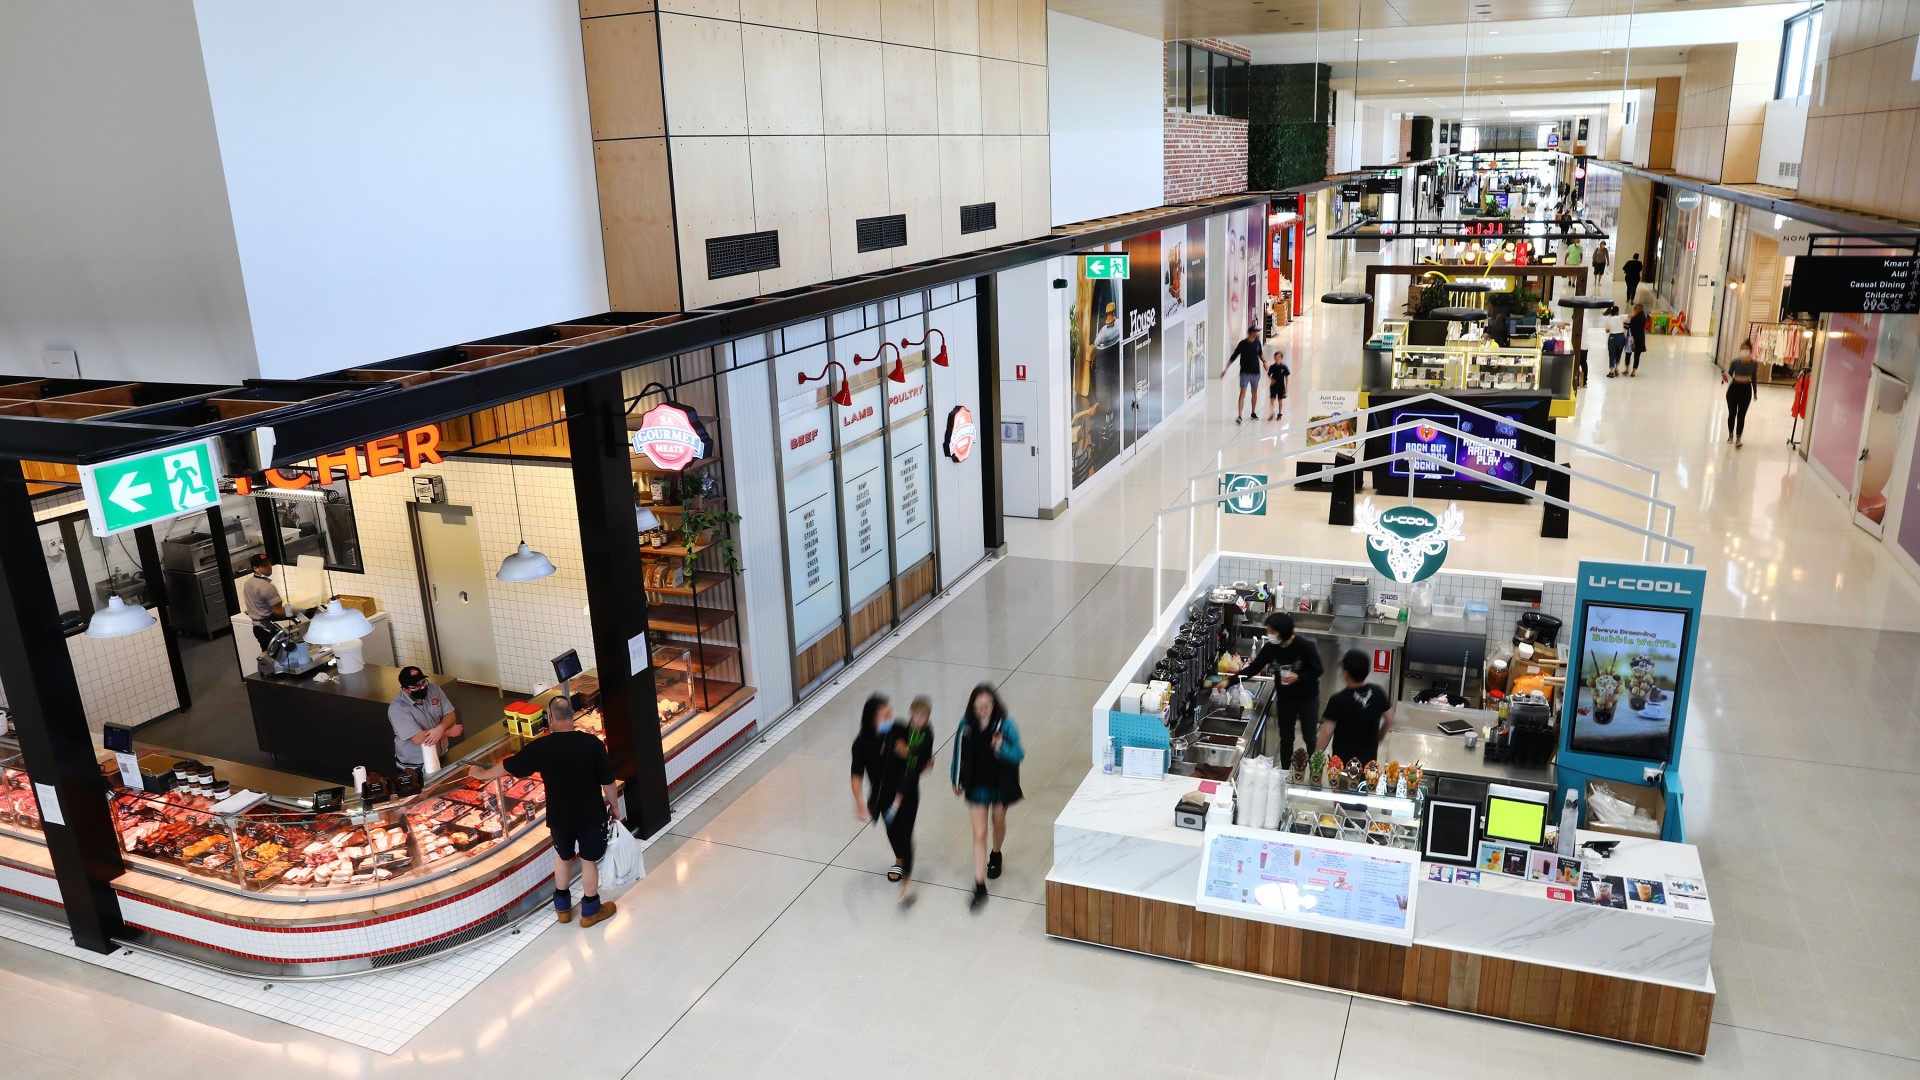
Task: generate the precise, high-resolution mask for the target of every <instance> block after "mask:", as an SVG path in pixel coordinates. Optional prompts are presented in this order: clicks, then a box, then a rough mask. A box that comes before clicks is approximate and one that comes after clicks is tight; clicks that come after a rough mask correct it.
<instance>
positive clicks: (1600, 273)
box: [1593, 240, 1613, 285]
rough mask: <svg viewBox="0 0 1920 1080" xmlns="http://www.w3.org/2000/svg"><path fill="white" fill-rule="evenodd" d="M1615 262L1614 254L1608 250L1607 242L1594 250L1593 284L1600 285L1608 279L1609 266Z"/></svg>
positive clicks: (1601, 242)
mask: <svg viewBox="0 0 1920 1080" xmlns="http://www.w3.org/2000/svg"><path fill="white" fill-rule="evenodd" d="M1612 261H1613V253H1612V252H1610V251H1608V250H1607V242H1606V241H1605V240H1602V241H1600V246H1599V247H1597V248H1594V249H1593V282H1594V284H1596V285H1598V284H1600V283H1601V282H1603V281H1605V280H1606V279H1607V264H1608V263H1611V262H1612Z"/></svg>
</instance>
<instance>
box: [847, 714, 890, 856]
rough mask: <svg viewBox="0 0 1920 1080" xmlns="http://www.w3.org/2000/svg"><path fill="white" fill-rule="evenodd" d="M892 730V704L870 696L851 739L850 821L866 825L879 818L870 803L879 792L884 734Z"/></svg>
mask: <svg viewBox="0 0 1920 1080" xmlns="http://www.w3.org/2000/svg"><path fill="white" fill-rule="evenodd" d="M892 726H893V703H892V702H890V701H888V700H887V695H885V694H873V695H871V696H869V697H868V698H867V703H866V704H865V705H862V706H860V730H859V731H858V732H856V733H855V734H854V736H853V775H852V777H851V779H850V781H849V782H850V783H851V785H852V787H853V819H854V820H855V821H858V822H860V823H861V824H863V825H864V824H867V823H868V822H871V821H873V820H874V819H875V818H877V817H879V812H878V811H877V810H875V809H874V804H873V800H874V799H876V798H878V797H879V791H880V756H881V754H882V753H884V752H885V747H884V743H885V739H884V738H883V736H884V734H885V732H886V730H887V729H888V728H889V727H892Z"/></svg>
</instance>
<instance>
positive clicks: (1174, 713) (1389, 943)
mask: <svg viewBox="0 0 1920 1080" xmlns="http://www.w3.org/2000/svg"><path fill="white" fill-rule="evenodd" d="M1704 578H1705V575H1704V572H1703V571H1699V570H1694V569H1691V568H1679V567H1672V566H1664V565H1659V564H1603V563H1584V562H1583V563H1582V564H1581V568H1580V574H1579V577H1578V578H1576V579H1573V580H1565V579H1561V580H1551V579H1550V580H1533V581H1527V582H1516V581H1513V580H1512V579H1503V578H1501V577H1500V576H1498V575H1490V574H1478V573H1466V572H1460V573H1454V572H1448V571H1444V570H1443V571H1441V572H1439V573H1438V574H1436V575H1435V576H1434V577H1432V578H1430V579H1428V582H1430V584H1431V588H1432V590H1433V592H1434V593H1435V594H1437V596H1438V597H1443V598H1444V599H1436V601H1435V603H1434V606H1433V612H1432V613H1430V614H1427V615H1425V616H1422V617H1417V618H1409V619H1408V620H1407V621H1406V622H1404V623H1401V622H1396V621H1395V620H1393V619H1392V618H1391V617H1382V616H1383V613H1384V612H1386V611H1389V610H1391V609H1392V608H1393V607H1394V606H1396V605H1395V604H1394V603H1392V601H1393V600H1400V601H1402V602H1404V600H1405V597H1406V593H1407V586H1406V585H1404V584H1402V583H1399V582H1397V581H1395V580H1394V579H1392V578H1390V577H1383V576H1382V575H1381V574H1380V573H1379V572H1378V571H1377V570H1376V569H1375V568H1373V567H1371V566H1369V565H1368V564H1364V563H1337V562H1325V561H1316V560H1302V559H1288V558H1284V557H1273V556H1264V555H1252V554H1245V553H1228V552H1223V553H1219V554H1218V555H1216V556H1213V557H1210V558H1209V560H1208V561H1207V563H1206V564H1205V565H1204V566H1203V567H1202V568H1201V570H1200V572H1199V573H1197V574H1196V576H1195V586H1194V587H1193V588H1192V589H1191V590H1190V591H1189V592H1187V593H1186V594H1184V595H1182V596H1180V597H1178V598H1177V599H1176V602H1175V603H1174V604H1173V605H1171V606H1170V607H1169V608H1168V609H1167V610H1166V612H1165V614H1164V616H1163V619H1162V621H1161V627H1162V628H1161V629H1160V630H1159V631H1158V632H1156V633H1154V634H1152V635H1150V636H1149V637H1148V638H1147V639H1146V640H1144V641H1143V642H1142V643H1141V646H1140V648H1139V649H1138V650H1137V651H1136V653H1135V654H1134V655H1133V656H1132V657H1131V658H1130V659H1129V660H1128V662H1127V664H1126V666H1125V667H1124V668H1123V670H1122V671H1121V672H1120V674H1119V677H1118V678H1116V679H1115V680H1114V682H1113V683H1112V684H1111V685H1110V686H1109V687H1108V688H1107V690H1106V692H1105V693H1104V694H1103V695H1102V697H1101V700H1100V702H1099V704H1098V705H1097V706H1096V707H1095V708H1094V709H1093V710H1092V715H1091V722H1092V729H1091V732H1090V734H1091V736H1092V743H1093V753H1092V757H1091V759H1090V765H1091V769H1090V771H1089V773H1088V774H1087V777H1086V778H1085V780H1084V781H1082V783H1081V785H1080V787H1079V790H1078V791H1077V792H1076V793H1075V795H1074V797H1073V799H1072V800H1071V801H1070V802H1069V803H1068V804H1067V806H1066V808H1065V809H1064V810H1063V811H1062V813H1061V814H1060V816H1059V818H1058V819H1057V820H1056V822H1055V826H1054V834H1055V835H1054V849H1055V855H1054V866H1053V869H1052V871H1051V873H1050V874H1049V875H1048V879H1047V880H1048V886H1047V927H1048V932H1049V933H1050V934H1052V935H1054V936H1057V937H1063V938H1069V939H1073V940H1079V941H1086V942H1091V943H1094V944H1101V945H1106V946H1109V947H1114V948H1121V949H1127V950H1130V951H1136V952H1142V953H1148V954H1152V955H1158V956H1165V957H1170V958H1173V959H1181V960H1187V961H1189V962H1193V963H1200V964H1206V965H1210V966H1214V967H1218V968H1222V969H1227V970H1234V971H1244V972H1249V973H1253V974H1259V975H1266V976H1271V977H1276V978H1283V979H1289V980H1293V981H1298V982H1304V983H1309V984H1313V985H1320V986H1326V987H1329V988H1333V989H1339V990H1346V991H1349V992H1354V993H1362V994H1369V995H1372V996H1376V997H1382V998H1387V999H1390V1000H1398V1001H1405V1002H1409V1003H1412V1004H1420V1005H1427V1006H1431V1007H1435V1008H1443V1009H1450V1010H1454V1011H1459V1012H1468V1013H1476V1014H1479V1015H1484V1016H1490V1017H1495V1018H1500V1019H1509V1020H1518V1021H1520V1022H1523V1023H1533V1024H1539V1025H1542V1026H1547V1027H1555V1028H1559V1029H1561V1030H1566V1031H1573V1032H1580V1033H1584V1034H1591V1035H1598V1036H1601V1037H1604V1038H1611V1039H1619V1040H1623V1041H1628V1042H1637V1043H1642V1044H1645V1045H1649V1046H1657V1047H1662V1048H1665V1049H1672V1050H1680V1051H1684V1052H1687V1053H1694V1054H1699V1053H1704V1052H1705V1049H1706V1040H1707V1032H1708V1027H1709V1024H1710V1021H1711V1016H1712V1006H1713V997H1714V992H1715V988H1714V983H1713V976H1712V974H1711V971H1710V970H1709V964H1710V960H1711V954H1712V941H1713V933H1714V924H1713V920H1712V914H1711V908H1710V906H1709V904H1708V903H1707V900H1706V897H1707V889H1708V885H1707V883H1706V881H1705V878H1704V876H1703V872H1702V868H1701V863H1700V856H1699V852H1698V850H1697V849H1696V848H1694V847H1692V846H1690V845H1688V844H1686V843H1684V830H1683V828H1682V821H1681V809H1682V807H1681V798H1680V792H1679V789H1678V783H1677V762H1678V758H1679V754H1680V745H1681V739H1682V732H1683V730H1684V716H1685V697H1686V688H1687V682H1688V672H1689V670H1690V665H1691V663H1692V650H1693V644H1694V642H1693V636H1694V631H1695V628H1696V624H1697V622H1698V611H1697V607H1695V606H1694V601H1692V600H1690V599H1689V597H1688V595H1687V594H1688V593H1691V595H1692V596H1694V597H1697V595H1698V593H1699V586H1700V585H1701V584H1703V583H1704ZM1656 583H1660V584H1665V585H1667V589H1666V590H1664V591H1659V592H1654V591H1652V590H1654V589H1655V588H1657V584H1656ZM1642 586H1644V587H1646V588H1647V589H1648V590H1649V592H1648V594H1647V595H1642V594H1641V593H1640V592H1639V591H1638V590H1639V589H1640V588H1641V587H1642ZM1347 604H1357V605H1358V607H1357V608H1356V609H1355V610H1357V611H1359V612H1360V614H1348V613H1346V609H1345V607H1344V605H1347ZM1277 610H1285V611H1287V612H1288V613H1289V614H1290V615H1291V616H1292V617H1293V618H1294V619H1295V620H1296V621H1295V626H1296V627H1307V626H1317V625H1318V623H1317V621H1316V620H1319V619H1323V618H1331V619H1332V620H1333V621H1335V622H1349V623H1350V624H1351V625H1350V626H1349V627H1348V628H1347V629H1346V630H1345V631H1344V633H1345V634H1347V635H1348V636H1349V637H1350V639H1351V641H1352V642H1354V643H1355V644H1354V645H1353V646H1352V647H1357V648H1359V649H1360V650H1361V653H1362V655H1363V656H1365V657H1367V658H1368V659H1369V661H1370V665H1369V666H1370V670H1369V672H1368V681H1369V682H1370V683H1371V684H1372V685H1373V687H1374V689H1375V692H1378V693H1383V694H1385V695H1386V696H1388V697H1389V698H1390V700H1391V701H1392V702H1393V703H1394V704H1393V710H1394V715H1395V724H1394V726H1393V730H1392V731H1390V732H1389V733H1388V734H1387V735H1385V736H1384V738H1382V739H1380V740H1379V742H1378V745H1377V749H1376V750H1375V752H1374V755H1373V757H1371V758H1369V759H1368V760H1365V761H1351V762H1346V761H1339V760H1337V759H1335V758H1332V757H1330V756H1329V755H1327V754H1325V753H1324V752H1315V753H1312V754H1309V752H1308V751H1307V749H1305V748H1297V749H1296V750H1295V753H1294V756H1293V758H1292V760H1291V761H1281V760H1277V759H1269V758H1265V757H1262V756H1261V748H1262V744H1263V742H1265V743H1266V745H1268V746H1272V745H1273V740H1271V739H1268V738H1265V737H1264V736H1263V733H1262V731H1261V728H1262V727H1263V726H1264V725H1265V724H1266V723H1267V722H1268V721H1267V718H1266V717H1267V714H1266V710H1265V704H1266V699H1267V697H1268V695H1269V694H1270V693H1271V692H1272V689H1271V688H1272V682H1271V676H1270V675H1264V674H1263V675H1261V676H1258V677H1256V678H1255V680H1254V683H1255V684H1258V688H1257V689H1252V690H1251V691H1250V693H1249V694H1248V695H1246V696H1244V697H1243V696H1241V695H1240V694H1239V693H1238V691H1237V690H1236V689H1235V688H1234V685H1233V680H1232V678H1231V676H1221V675H1219V674H1218V672H1219V671H1220V670H1222V669H1223V668H1228V667H1231V666H1232V664H1233V663H1238V662H1240V661H1239V660H1232V661H1231V662H1229V661H1223V660H1222V659H1221V657H1222V655H1223V654H1224V655H1225V656H1226V657H1229V658H1232V657H1239V658H1244V657H1246V656H1248V655H1250V654H1251V653H1252V651H1253V649H1254V648H1255V644H1256V642H1257V641H1258V640H1259V637H1260V636H1261V635H1264V633H1265V631H1264V629H1262V628H1261V624H1262V623H1263V621H1264V618H1265V616H1266V615H1267V614H1268V613H1270V612H1272V611H1277ZM1332 612H1341V614H1338V615H1334V614H1332ZM1297 632H1301V633H1313V632H1314V631H1313V630H1306V629H1302V630H1299V631H1297ZM1522 646H1525V648H1524V649H1523V648H1522ZM1396 653H1397V654H1399V655H1395V654H1396ZM1456 653H1457V654H1458V655H1457V656H1456V655H1453V654H1456ZM1443 655H1444V656H1447V657H1448V660H1447V662H1445V663H1440V664H1436V663H1435V662H1434V661H1435V659H1436V658H1438V657H1440V656H1443ZM1461 658H1464V660H1462V659H1461ZM1193 664H1198V665H1199V671H1200V673H1201V674H1200V676H1199V678H1198V679H1192V680H1190V673H1189V672H1188V671H1187V668H1188V667H1189V666H1191V665H1193ZM1571 672H1577V673H1579V674H1577V675H1570V674H1569V673H1571ZM1436 675H1438V676H1439V680H1440V682H1442V683H1444V684H1445V690H1446V692H1445V694H1443V695H1440V696H1436V695H1434V694H1433V693H1432V691H1433V689H1434V686H1435V681H1434V680H1435V676H1436ZM1340 680H1341V676H1340V674H1339V672H1338V669H1332V670H1330V671H1329V672H1328V674H1327V675H1325V676H1323V685H1322V687H1321V691H1322V693H1321V696H1322V698H1323V699H1324V698H1325V697H1326V696H1328V695H1329V694H1330V693H1331V692H1332V689H1331V688H1330V687H1328V686H1327V685H1325V682H1326V681H1331V682H1333V683H1334V684H1336V685H1338V684H1339V683H1340ZM1487 687H1492V689H1487ZM1570 687H1571V688H1572V689H1571V690H1570V689H1569V688H1570ZM1535 691H1538V693H1539V697H1538V698H1536V697H1535V696H1534V693H1535ZM1426 702H1434V704H1428V703H1426ZM1317 712H1318V711H1317V710H1316V715H1317ZM1648 770H1651V771H1652V772H1653V773H1654V774H1656V775H1659V776H1661V777H1662V780H1661V786H1659V787H1648V786H1646V785H1645V784H1644V775H1643V774H1644V773H1645V772H1647V771H1648ZM1629 774H1630V775H1631V776H1632V777H1633V779H1632V780H1628V779H1627V776H1628V775H1629ZM1569 800H1571V802H1570V803H1569ZM1567 805H1571V807H1573V808H1572V809H1569V810H1566V811H1564V813H1563V806H1567ZM1563 834H1566V835H1563Z"/></svg>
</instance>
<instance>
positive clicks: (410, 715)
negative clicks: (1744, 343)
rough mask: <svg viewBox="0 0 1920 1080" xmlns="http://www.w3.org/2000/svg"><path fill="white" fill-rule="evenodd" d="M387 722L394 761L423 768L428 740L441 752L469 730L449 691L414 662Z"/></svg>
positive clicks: (403, 674)
mask: <svg viewBox="0 0 1920 1080" xmlns="http://www.w3.org/2000/svg"><path fill="white" fill-rule="evenodd" d="M569 721H571V717H569ZM387 723H389V724H392V725H393V760H394V764H396V765H398V766H399V767H400V768H402V769H418V768H421V767H422V766H423V765H424V764H425V763H426V751H425V749H424V748H425V747H426V745H427V744H428V743H432V744H433V747H434V752H435V753H439V752H440V751H442V750H445V749H446V748H447V747H448V746H450V745H451V744H452V743H453V740H454V739H456V738H459V737H460V736H461V735H463V734H465V733H466V728H464V727H462V726H461V725H460V718H459V716H458V715H457V714H456V713H455V712H454V709H453V703H452V702H451V701H449V700H447V694H446V691H444V690H442V689H440V688H439V687H437V686H435V685H433V683H432V681H430V680H429V679H428V678H427V673H426V672H424V671H421V670H420V669H419V668H417V667H413V666H411V665H409V666H407V667H403V668H401V669H400V692H399V693H398V694H395V695H394V696H393V701H392V702H391V703H390V704H389V705H388V706H387Z"/></svg>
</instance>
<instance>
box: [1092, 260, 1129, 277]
mask: <svg viewBox="0 0 1920 1080" xmlns="http://www.w3.org/2000/svg"><path fill="white" fill-rule="evenodd" d="M1086 260H1087V279H1088V280H1089V281H1095V280H1100V279H1106V280H1112V281H1122V280H1125V279H1126V277H1127V270H1128V269H1129V266H1130V263H1131V260H1130V258H1129V257H1128V256H1126V255H1088V256H1086Z"/></svg>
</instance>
